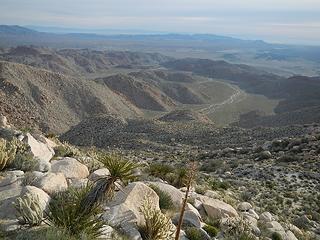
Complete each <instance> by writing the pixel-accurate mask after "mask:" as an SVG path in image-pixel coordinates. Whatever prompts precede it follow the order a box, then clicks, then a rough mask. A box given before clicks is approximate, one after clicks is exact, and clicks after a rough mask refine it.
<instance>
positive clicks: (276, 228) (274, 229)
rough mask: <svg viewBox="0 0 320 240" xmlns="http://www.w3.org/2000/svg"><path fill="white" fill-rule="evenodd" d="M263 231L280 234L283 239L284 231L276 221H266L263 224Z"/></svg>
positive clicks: (270, 234) (269, 233)
mask: <svg viewBox="0 0 320 240" xmlns="http://www.w3.org/2000/svg"><path fill="white" fill-rule="evenodd" d="M264 226H265V231H266V232H267V234H268V235H269V236H272V234H273V233H278V234H280V235H281V236H282V239H285V237H286V232H285V230H284V228H283V227H282V226H281V224H280V223H278V222H277V221H271V222H267V223H266V224H265V225H264Z"/></svg>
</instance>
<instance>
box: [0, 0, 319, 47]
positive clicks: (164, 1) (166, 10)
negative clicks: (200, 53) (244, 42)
mask: <svg viewBox="0 0 320 240" xmlns="http://www.w3.org/2000/svg"><path fill="white" fill-rule="evenodd" d="M0 24H19V25H38V26H59V27H72V28H99V29H101V28H111V29H129V30H130V29H137V30H147V31H161V32H187V33H214V34H220V35H230V36H236V37H243V38H250V39H252V38H254V39H264V40H269V41H274V42H291V43H310V44H318V45H319V42H320V0H158V1H155V0H114V1H111V0H0Z"/></svg>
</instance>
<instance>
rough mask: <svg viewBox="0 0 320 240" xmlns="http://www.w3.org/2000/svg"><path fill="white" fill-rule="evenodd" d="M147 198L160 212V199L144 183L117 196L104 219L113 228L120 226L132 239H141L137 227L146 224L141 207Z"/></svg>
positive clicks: (138, 183) (130, 185)
mask: <svg viewBox="0 0 320 240" xmlns="http://www.w3.org/2000/svg"><path fill="white" fill-rule="evenodd" d="M147 197H148V198H149V199H150V201H151V203H152V206H154V208H156V209H158V210H160V207H159V197H158V195H157V194H156V193H155V191H153V190H152V189H151V188H150V187H148V186H147V185H145V184H144V183H142V182H135V183H131V184H129V185H128V186H127V187H125V188H124V189H123V190H122V191H119V192H118V193H117V194H116V195H115V197H114V199H113V200H112V201H111V202H110V203H109V204H108V207H109V208H110V209H108V210H107V211H106V212H105V214H104V215H103V218H104V219H105V220H106V221H108V222H109V224H110V225H112V226H120V228H121V230H122V231H124V232H125V233H126V234H127V235H129V236H130V237H131V238H130V239H141V236H140V234H139V231H138V230H137V225H141V224H144V217H143V215H142V213H141V207H142V206H143V204H144V203H145V199H146V198H147Z"/></svg>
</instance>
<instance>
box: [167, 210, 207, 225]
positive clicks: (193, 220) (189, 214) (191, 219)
mask: <svg viewBox="0 0 320 240" xmlns="http://www.w3.org/2000/svg"><path fill="white" fill-rule="evenodd" d="M179 217H180V213H177V214H176V215H175V216H174V217H173V219H172V222H173V223H174V224H175V225H177V224H178V222H179ZM182 226H183V227H196V228H201V226H202V225H201V221H200V218H199V217H198V215H197V214H196V213H194V212H193V211H190V210H186V211H185V212H184V215H183V223H182Z"/></svg>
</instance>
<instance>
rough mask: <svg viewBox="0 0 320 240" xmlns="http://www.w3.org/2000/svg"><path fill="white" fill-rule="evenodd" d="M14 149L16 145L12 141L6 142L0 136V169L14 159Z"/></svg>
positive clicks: (15, 149)
mask: <svg viewBox="0 0 320 240" xmlns="http://www.w3.org/2000/svg"><path fill="white" fill-rule="evenodd" d="M16 151H17V146H16V144H15V142H14V141H11V142H8V141H6V140H5V139H2V138H0V171H1V170H3V169H4V168H5V167H7V166H8V165H9V164H10V163H11V162H12V161H13V160H14V158H15V156H16Z"/></svg>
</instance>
